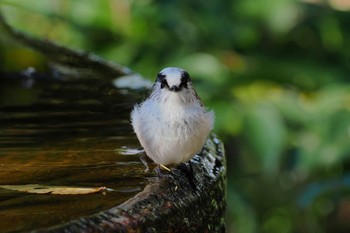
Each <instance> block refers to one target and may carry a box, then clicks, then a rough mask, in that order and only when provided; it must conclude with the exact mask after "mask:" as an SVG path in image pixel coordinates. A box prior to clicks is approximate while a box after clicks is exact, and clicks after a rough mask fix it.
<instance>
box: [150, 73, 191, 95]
mask: <svg viewBox="0 0 350 233" xmlns="http://www.w3.org/2000/svg"><path fill="white" fill-rule="evenodd" d="M191 83H192V82H191V78H190V75H189V74H188V73H187V72H186V71H185V70H183V69H181V68H177V67H167V68H164V69H163V70H162V71H160V72H159V74H158V75H157V79H156V85H157V86H158V87H159V88H160V89H166V90H169V91H172V92H180V91H182V90H183V89H188V88H190V87H191Z"/></svg>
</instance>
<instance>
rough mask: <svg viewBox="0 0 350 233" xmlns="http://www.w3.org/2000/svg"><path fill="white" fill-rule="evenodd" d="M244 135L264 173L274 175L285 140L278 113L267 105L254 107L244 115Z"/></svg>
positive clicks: (261, 104)
mask: <svg viewBox="0 0 350 233" xmlns="http://www.w3.org/2000/svg"><path fill="white" fill-rule="evenodd" d="M244 125H245V134H246V138H247V140H248V142H249V145H250V146H251V147H252V149H253V150H254V152H255V154H256V156H257V159H259V160H260V161H261V162H262V168H263V171H264V173H266V174H270V175H275V174H277V172H278V170H279V165H280V158H281V154H282V153H283V149H284V145H285V140H286V133H287V130H286V127H285V124H284V122H283V119H282V117H281V115H280V114H279V112H278V111H277V110H276V109H275V107H273V106H272V105H271V104H269V103H263V102H261V103H259V104H256V105H254V106H253V107H252V108H251V109H249V110H248V111H247V113H246V118H245V124H244Z"/></svg>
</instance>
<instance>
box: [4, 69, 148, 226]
mask: <svg viewBox="0 0 350 233" xmlns="http://www.w3.org/2000/svg"><path fill="white" fill-rule="evenodd" d="M10 76H11V77H10ZM138 99H139V95H138V94H135V93H130V92H128V91H126V90H118V89H117V88H115V87H113V85H112V84H111V82H110V81H99V80H98V79H86V80H84V79H74V80H69V81H62V80H57V79H51V78H45V76H39V75H36V76H32V77H30V78H28V77H26V76H23V75H22V76H21V75H6V77H4V76H2V77H0V185H26V184H42V185H54V186H70V187H102V186H104V187H107V188H108V190H109V191H107V192H105V193H104V194H103V193H94V194H86V195H52V194H41V195H40V194H30V193H26V192H19V191H11V190H8V189H1V188H0V219H1V220H0V232H14V231H28V230H32V229H38V228H42V227H48V226H53V225H57V224H60V223H64V222H66V221H68V220H72V219H76V218H78V217H82V216H87V215H90V214H93V213H97V212H99V211H102V210H106V209H109V208H111V207H114V206H117V205H118V204H120V203H122V202H124V201H125V200H127V199H129V198H130V197H132V196H134V195H135V194H136V193H138V192H139V191H140V190H142V189H143V187H144V186H145V185H146V184H147V179H146V178H145V175H144V173H143V170H144V166H143V165H142V163H141V162H140V161H139V157H138V155H133V154H131V155H127V154H123V153H120V149H121V148H137V147H139V144H138V142H137V139H136V137H135V135H134V134H133V132H132V129H131V126H130V123H129V113H130V109H131V107H132V105H133V104H134V103H135V102H136V101H137V100H138Z"/></svg>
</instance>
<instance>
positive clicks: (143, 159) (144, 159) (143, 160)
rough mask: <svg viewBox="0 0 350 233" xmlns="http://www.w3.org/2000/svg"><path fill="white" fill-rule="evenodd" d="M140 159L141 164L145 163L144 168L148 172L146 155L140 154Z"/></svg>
mask: <svg viewBox="0 0 350 233" xmlns="http://www.w3.org/2000/svg"><path fill="white" fill-rule="evenodd" d="M140 160H141V162H142V163H143V165H145V167H146V169H145V172H146V173H148V172H149V163H148V161H147V160H148V157H147V155H145V154H143V155H141V156H140Z"/></svg>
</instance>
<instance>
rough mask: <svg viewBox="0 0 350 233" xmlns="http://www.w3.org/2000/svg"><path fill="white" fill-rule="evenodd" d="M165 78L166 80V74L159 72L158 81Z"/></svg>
mask: <svg viewBox="0 0 350 233" xmlns="http://www.w3.org/2000/svg"><path fill="white" fill-rule="evenodd" d="M163 80H165V75H164V74H162V73H159V74H158V75H157V79H156V81H158V82H160V83H161V82H162V81H163Z"/></svg>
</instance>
